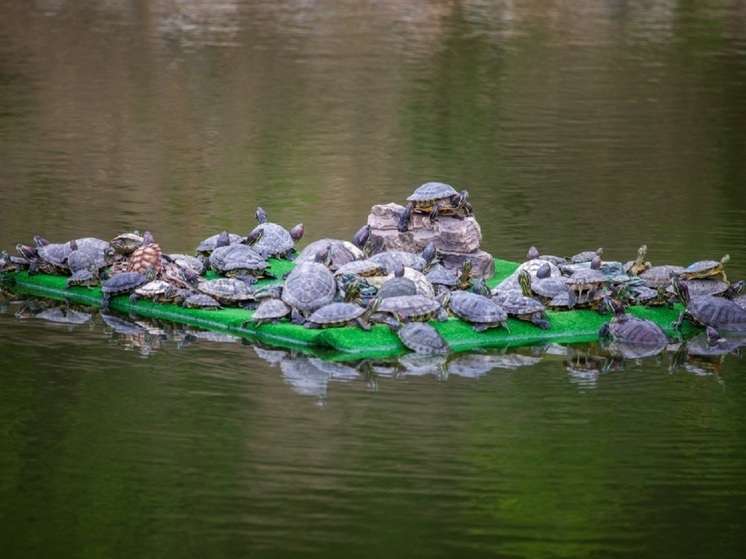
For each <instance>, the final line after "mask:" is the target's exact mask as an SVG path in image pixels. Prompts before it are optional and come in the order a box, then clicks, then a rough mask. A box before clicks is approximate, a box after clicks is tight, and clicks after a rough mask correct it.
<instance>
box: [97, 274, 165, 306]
mask: <svg viewBox="0 0 746 559" xmlns="http://www.w3.org/2000/svg"><path fill="white" fill-rule="evenodd" d="M152 279H154V278H153V274H152V270H151V271H150V272H149V277H146V276H144V275H143V274H140V273H138V272H122V273H121V274H117V275H116V276H113V277H111V278H109V279H108V280H106V281H105V282H104V283H103V284H102V285H101V292H102V293H103V295H104V296H103V298H102V299H101V307H102V308H103V309H104V311H108V310H109V301H110V300H111V298H112V297H114V296H116V295H124V294H126V293H131V292H132V291H134V290H135V289H137V288H138V287H140V286H141V285H144V284H145V283H147V282H148V281H151V280H152Z"/></svg>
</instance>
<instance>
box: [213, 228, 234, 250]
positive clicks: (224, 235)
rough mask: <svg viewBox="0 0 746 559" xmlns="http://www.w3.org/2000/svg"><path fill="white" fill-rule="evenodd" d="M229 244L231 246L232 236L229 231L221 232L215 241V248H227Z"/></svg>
mask: <svg viewBox="0 0 746 559" xmlns="http://www.w3.org/2000/svg"><path fill="white" fill-rule="evenodd" d="M229 244H231V236H230V235H229V234H228V231H221V232H220V233H219V234H218V238H217V239H216V240H215V248H220V247H227V246H228V245H229Z"/></svg>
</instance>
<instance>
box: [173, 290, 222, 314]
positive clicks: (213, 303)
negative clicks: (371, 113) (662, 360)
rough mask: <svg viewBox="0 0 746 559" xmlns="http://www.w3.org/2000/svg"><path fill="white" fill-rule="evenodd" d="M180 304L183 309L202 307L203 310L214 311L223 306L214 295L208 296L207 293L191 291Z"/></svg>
mask: <svg viewBox="0 0 746 559" xmlns="http://www.w3.org/2000/svg"><path fill="white" fill-rule="evenodd" d="M181 306H182V307H184V308H185V309H202V310H203V311H215V310H218V309H222V308H223V307H222V306H221V305H220V303H219V302H218V301H217V299H215V297H210V296H209V295H208V294H207V293H192V294H191V295H190V296H189V297H187V298H186V299H184V302H183V303H182V304H181Z"/></svg>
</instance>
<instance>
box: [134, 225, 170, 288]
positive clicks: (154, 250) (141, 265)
mask: <svg viewBox="0 0 746 559" xmlns="http://www.w3.org/2000/svg"><path fill="white" fill-rule="evenodd" d="M150 269H152V270H153V272H154V273H155V277H159V276H160V274H161V271H162V270H163V253H162V251H161V247H160V246H159V245H158V244H157V243H156V242H155V241H154V240H153V235H151V233H150V231H146V232H145V234H144V235H143V237H142V245H141V246H140V247H139V248H137V249H135V251H134V252H133V253H132V255H131V256H130V258H129V260H128V261H127V271H128V272H138V273H140V274H145V273H147V271H148V270H150Z"/></svg>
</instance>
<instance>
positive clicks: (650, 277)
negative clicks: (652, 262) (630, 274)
mask: <svg viewBox="0 0 746 559" xmlns="http://www.w3.org/2000/svg"><path fill="white" fill-rule="evenodd" d="M683 271H684V267H683V266H675V265H673V264H661V265H659V266H652V267H650V268H648V269H647V270H645V271H644V272H640V273H639V274H638V276H637V277H639V278H640V279H641V280H642V281H643V282H645V285H647V286H648V287H651V288H653V289H657V288H659V287H664V288H665V287H668V286H669V285H671V278H672V277H673V276H675V275H677V274H679V273H681V272H683Z"/></svg>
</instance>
